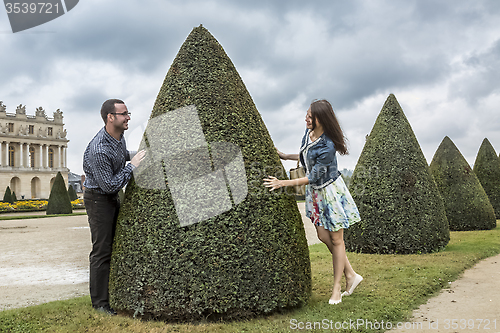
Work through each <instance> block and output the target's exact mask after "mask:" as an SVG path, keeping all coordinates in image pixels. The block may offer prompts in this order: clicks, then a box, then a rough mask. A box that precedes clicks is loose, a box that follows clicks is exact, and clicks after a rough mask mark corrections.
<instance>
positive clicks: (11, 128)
mask: <svg viewBox="0 0 500 333" xmlns="http://www.w3.org/2000/svg"><path fill="white" fill-rule="evenodd" d="M12 132H14V123H9V133H12Z"/></svg>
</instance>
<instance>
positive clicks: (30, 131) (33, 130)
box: [28, 125, 35, 134]
mask: <svg viewBox="0 0 500 333" xmlns="http://www.w3.org/2000/svg"><path fill="white" fill-rule="evenodd" d="M28 134H35V125H29V127H28Z"/></svg>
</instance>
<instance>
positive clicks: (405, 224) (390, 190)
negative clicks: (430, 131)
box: [344, 94, 450, 254]
mask: <svg viewBox="0 0 500 333" xmlns="http://www.w3.org/2000/svg"><path fill="white" fill-rule="evenodd" d="M350 191H351V194H352V196H353V198H354V200H355V202H356V204H357V206H358V209H359V211H360V215H361V222H360V223H356V224H355V225H353V226H352V227H351V228H349V229H347V230H346V231H344V232H345V244H346V249H348V250H350V251H359V252H365V253H399V254H409V253H427V252H432V251H436V250H438V249H441V248H443V247H444V246H446V244H448V241H449V239H450V232H449V228H448V221H447V220H446V213H445V210H444V205H443V200H442V198H441V196H440V195H439V192H438V189H437V186H436V183H435V182H434V180H433V179H432V175H431V174H430V171H429V167H428V165H427V162H426V160H425V157H424V154H423V153H422V150H421V149H420V145H419V144H418V141H417V138H416V137H415V134H414V133H413V130H412V129H411V126H410V124H409V122H408V120H407V119H406V116H405V115H404V113H403V110H402V109H401V106H400V105H399V103H398V101H397V100H396V97H394V95H392V94H391V95H390V96H389V97H388V98H387V100H386V102H385V104H384V106H383V108H382V111H380V114H379V116H378V118H377V120H376V122H375V125H374V126H373V129H372V131H371V133H370V135H369V137H368V138H367V141H366V143H365V146H364V147H363V151H362V152H361V155H360V157H359V160H358V163H357V165H356V168H355V170H354V173H353V175H352V178H351V185H350Z"/></svg>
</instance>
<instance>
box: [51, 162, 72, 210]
mask: <svg viewBox="0 0 500 333" xmlns="http://www.w3.org/2000/svg"><path fill="white" fill-rule="evenodd" d="M72 212H73V209H72V206H71V200H70V199H69V195H68V191H67V190H66V184H65V183H64V178H63V176H62V174H61V172H60V171H59V172H57V175H56V179H55V180H54V184H53V185H52V189H51V190H50V196H49V202H48V204H47V210H46V214H47V215H53V214H71V213H72Z"/></svg>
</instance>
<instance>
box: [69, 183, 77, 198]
mask: <svg viewBox="0 0 500 333" xmlns="http://www.w3.org/2000/svg"><path fill="white" fill-rule="evenodd" d="M68 196H69V200H70V201H74V200H76V199H78V195H77V194H76V191H75V189H74V188H73V186H71V185H70V186H69V187H68Z"/></svg>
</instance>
